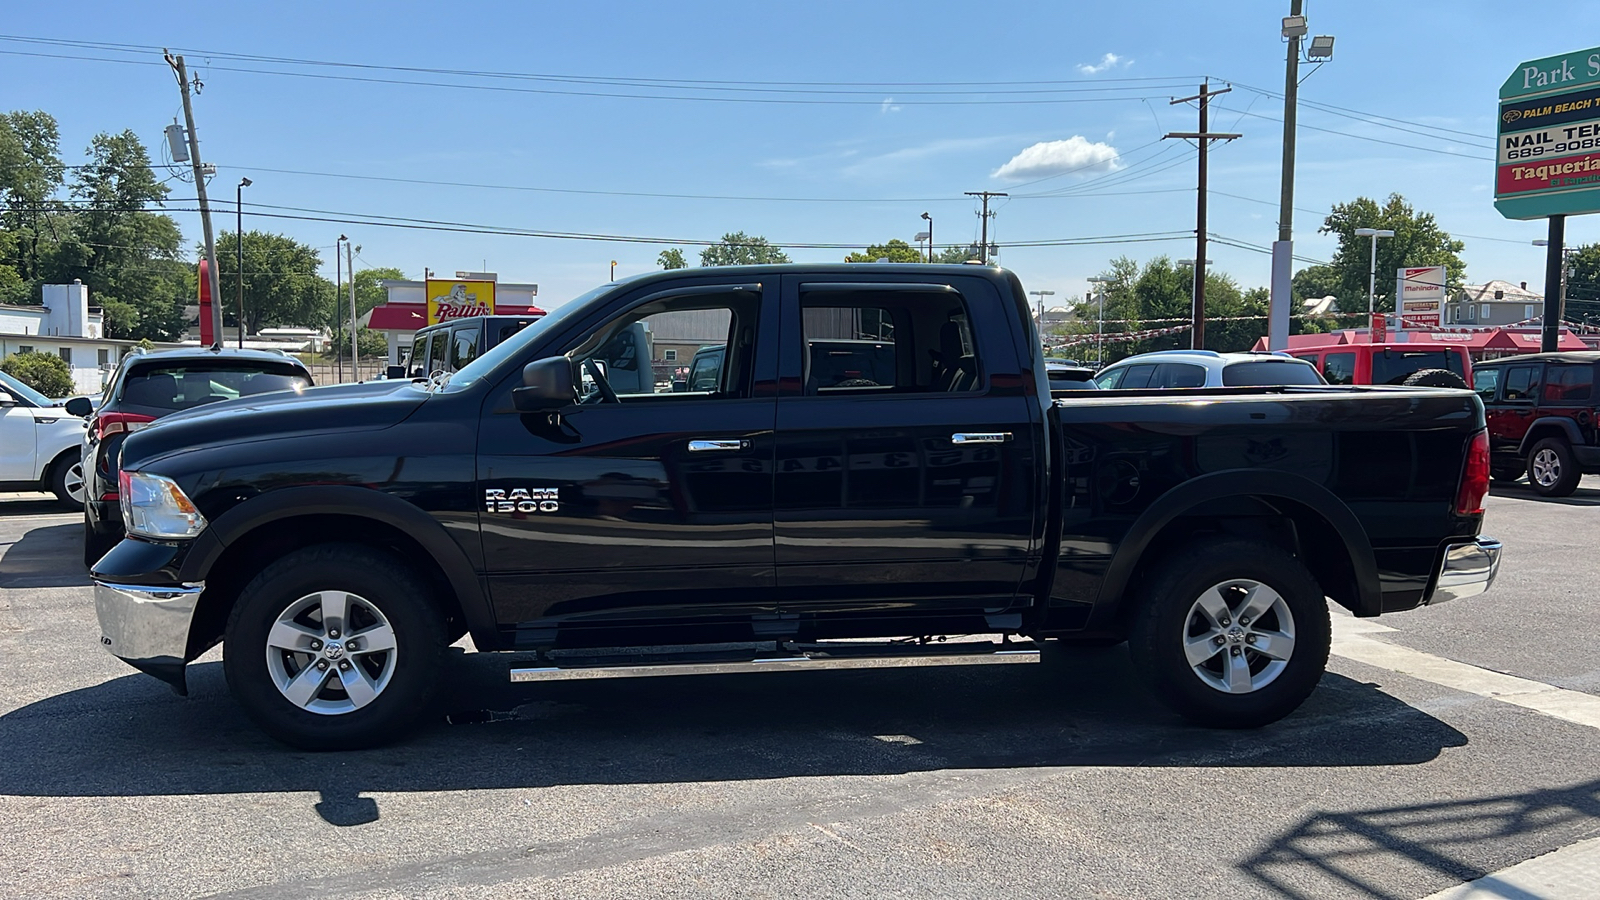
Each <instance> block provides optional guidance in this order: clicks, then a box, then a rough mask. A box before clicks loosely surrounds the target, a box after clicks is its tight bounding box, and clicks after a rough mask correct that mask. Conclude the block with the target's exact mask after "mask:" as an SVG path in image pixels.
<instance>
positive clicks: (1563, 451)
mask: <svg viewBox="0 0 1600 900" xmlns="http://www.w3.org/2000/svg"><path fill="white" fill-rule="evenodd" d="M1582 477H1583V472H1581V471H1579V469H1578V460H1577V459H1576V458H1574V457H1573V455H1572V448H1571V447H1569V446H1567V442H1566V441H1564V440H1562V439H1561V438H1558V437H1552V438H1545V439H1544V440H1542V441H1540V442H1538V443H1537V444H1534V445H1533V449H1532V450H1529V451H1528V484H1530V485H1532V486H1533V489H1534V490H1536V491H1538V492H1539V493H1540V494H1542V495H1543V496H1546V497H1566V496H1569V495H1571V493H1572V492H1573V491H1575V490H1577V489H1578V479H1579V478H1582Z"/></svg>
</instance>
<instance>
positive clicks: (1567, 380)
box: [1544, 365, 1594, 403]
mask: <svg viewBox="0 0 1600 900" xmlns="http://www.w3.org/2000/svg"><path fill="white" fill-rule="evenodd" d="M1544 375H1545V382H1544V402H1545V403H1580V402H1588V400H1589V399H1590V398H1591V397H1592V396H1593V392H1594V366H1591V365H1581V366H1550V367H1549V368H1548V369H1546V370H1545V373H1544Z"/></svg>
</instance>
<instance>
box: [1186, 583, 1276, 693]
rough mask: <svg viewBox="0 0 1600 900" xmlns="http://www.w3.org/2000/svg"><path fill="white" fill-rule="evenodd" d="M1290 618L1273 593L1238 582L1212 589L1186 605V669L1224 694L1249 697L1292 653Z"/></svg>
mask: <svg viewBox="0 0 1600 900" xmlns="http://www.w3.org/2000/svg"><path fill="white" fill-rule="evenodd" d="M1294 640H1295V629H1294V614H1293V613H1291V612H1289V604H1288V603H1286V602H1285V601H1284V599H1283V597H1282V595H1280V594H1279V593H1278V592H1277V591H1275V590H1273V589H1272V588H1271V587H1268V586H1267V585H1265V584H1262V583H1261V582H1259V581H1253V580H1251V579H1248V578H1238V579H1234V580H1231V581H1224V582H1221V583H1220V584H1216V585H1213V586H1212V587H1211V588H1209V589H1207V590H1206V591H1205V592H1204V593H1202V594H1201V595H1200V596H1199V597H1198V598H1196V600H1195V601H1194V603H1193V604H1192V605H1191V606H1190V607H1189V615H1188V617H1187V618H1186V619H1185V620H1184V630H1183V650H1184V656H1185V657H1186V659H1187V661H1188V663H1189V668H1190V671H1192V672H1194V674H1195V677H1196V678H1199V679H1200V680H1201V681H1202V682H1204V683H1205V685H1206V686H1207V687H1209V688H1211V689H1213V690H1217V691H1221V692H1222V693H1224V694H1249V693H1253V692H1255V691H1259V690H1261V689H1262V688H1264V687H1266V686H1267V685H1269V684H1271V683H1272V682H1274V681H1276V680H1277V679H1278V676H1280V675H1282V674H1283V670H1284V669H1286V668H1288V666H1289V659H1290V658H1291V657H1292V656H1293V655H1294Z"/></svg>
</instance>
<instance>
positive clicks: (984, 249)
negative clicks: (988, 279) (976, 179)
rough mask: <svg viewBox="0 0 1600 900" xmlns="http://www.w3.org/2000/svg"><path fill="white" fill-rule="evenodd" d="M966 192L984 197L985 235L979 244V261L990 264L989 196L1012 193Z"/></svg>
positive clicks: (971, 195) (1007, 195)
mask: <svg viewBox="0 0 1600 900" xmlns="http://www.w3.org/2000/svg"><path fill="white" fill-rule="evenodd" d="M965 193H966V195H967V196H968V197H981V198H983V213H982V217H983V237H982V238H981V240H982V243H981V244H979V245H978V261H979V262H981V263H983V264H984V265H988V264H989V198H990V197H1009V196H1011V195H1010V194H1002V193H1000V192H999V191H966V192H965Z"/></svg>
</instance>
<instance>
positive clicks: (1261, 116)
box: [1217, 106, 1494, 162]
mask: <svg viewBox="0 0 1600 900" xmlns="http://www.w3.org/2000/svg"><path fill="white" fill-rule="evenodd" d="M1217 109H1222V110H1226V111H1227V112H1236V113H1239V114H1240V115H1241V116H1249V117H1250V118H1252V119H1266V120H1267V121H1269V122H1282V121H1283V120H1282V119H1280V118H1277V117H1276V116H1269V115H1266V114H1264V113H1253V112H1249V111H1248V110H1241V109H1231V108H1229V107H1223V106H1219V107H1217ZM1299 124H1300V127H1301V128H1306V129H1309V130H1311V131H1320V132H1322V133H1323V134H1337V135H1339V136H1341V137H1347V138H1355V139H1356V140H1358V141H1371V142H1372V143H1374V144H1387V145H1388V146H1390V147H1404V148H1405V149H1407V150H1421V151H1423V152H1424V153H1437V154H1439V155H1441V156H1453V157H1455V158H1457V159H1477V160H1484V161H1487V162H1493V161H1494V157H1492V156H1473V155H1472V154H1470V153H1456V152H1454V151H1451V150H1439V149H1436V148H1434V147H1418V146H1417V145H1416V144H1402V143H1400V142H1399V141H1386V140H1384V139H1383V138H1375V137H1372V136H1370V135H1365V134H1355V133H1353V132H1349V131H1339V130H1338V129H1335V128H1319V127H1318V126H1316V125H1307V124H1305V123H1304V122H1301V123H1299Z"/></svg>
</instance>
